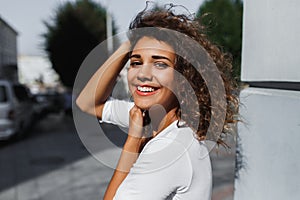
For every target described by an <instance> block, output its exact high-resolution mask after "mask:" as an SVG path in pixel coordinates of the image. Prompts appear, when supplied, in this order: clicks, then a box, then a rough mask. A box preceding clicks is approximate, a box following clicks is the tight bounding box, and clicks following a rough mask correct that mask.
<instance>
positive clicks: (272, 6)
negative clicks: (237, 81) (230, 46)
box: [241, 0, 300, 82]
mask: <svg viewBox="0 0 300 200" xmlns="http://www.w3.org/2000/svg"><path fill="white" fill-rule="evenodd" d="M299 24H300V1H299V0H245V1H244V32H243V49H242V52H243V53H242V66H243V67H242V77H241V78H242V80H243V81H298V82H299V80H300V61H299V57H300V51H299V48H300V25H299Z"/></svg>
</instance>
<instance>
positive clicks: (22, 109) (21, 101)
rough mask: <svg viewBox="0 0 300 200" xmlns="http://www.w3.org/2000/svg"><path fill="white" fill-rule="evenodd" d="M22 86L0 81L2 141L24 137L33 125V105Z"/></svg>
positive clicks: (26, 89) (0, 127) (27, 92)
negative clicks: (15, 136)
mask: <svg viewBox="0 0 300 200" xmlns="http://www.w3.org/2000/svg"><path fill="white" fill-rule="evenodd" d="M29 94H30V93H29V90H28V88H26V87H25V86H23V85H21V84H15V83H12V82H10V81H7V80H0V140H6V139H9V138H11V137H12V136H14V135H17V134H18V135H22V134H23V133H25V132H26V130H27V129H28V128H29V127H30V126H31V125H32V122H33V114H34V112H33V103H32V100H31V98H30V95H29Z"/></svg>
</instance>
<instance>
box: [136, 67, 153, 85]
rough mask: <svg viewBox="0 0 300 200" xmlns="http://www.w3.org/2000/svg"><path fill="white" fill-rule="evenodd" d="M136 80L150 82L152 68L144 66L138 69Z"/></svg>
mask: <svg viewBox="0 0 300 200" xmlns="http://www.w3.org/2000/svg"><path fill="white" fill-rule="evenodd" d="M137 79H138V80H139V81H141V82H146V81H152V79H153V76H152V68H151V66H150V65H147V64H144V65H142V66H141V67H140V70H139V72H138V74H137Z"/></svg>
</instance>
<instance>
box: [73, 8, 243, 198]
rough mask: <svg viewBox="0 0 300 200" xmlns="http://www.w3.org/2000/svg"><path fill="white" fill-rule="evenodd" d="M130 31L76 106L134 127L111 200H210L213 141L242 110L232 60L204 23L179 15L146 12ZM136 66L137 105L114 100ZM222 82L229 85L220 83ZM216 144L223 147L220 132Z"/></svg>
mask: <svg viewBox="0 0 300 200" xmlns="http://www.w3.org/2000/svg"><path fill="white" fill-rule="evenodd" d="M129 30H130V31H129V34H128V36H129V41H127V42H125V43H123V44H122V45H121V46H120V47H119V49H117V50H116V51H115V52H114V53H113V54H112V56H111V57H110V58H109V59H108V60H107V61H106V62H105V63H104V64H103V65H102V66H101V67H100V68H99V69H98V70H97V71H96V73H95V74H94V75H93V76H92V78H91V79H90V80H89V82H88V83H87V85H86V86H85V88H84V89H83V91H82V92H81V93H80V95H79V97H78V98H77V100H76V103H77V105H78V106H79V107H80V108H81V109H82V110H83V111H85V112H87V113H90V114H92V115H95V116H97V117H98V118H99V119H101V120H102V121H105V122H110V123H114V124H117V125H121V126H128V127H129V130H128V137H127V140H126V142H125V145H124V147H123V151H122V154H121V156H120V159H119V163H118V166H117V167H116V169H115V172H114V175H113V177H112V178H111V181H110V183H109V185H108V187H107V190H106V193H105V197H104V199H126V200H128V199H130V200H133V199H138V200H140V199H143V200H146V199H189V200H193V199H210V198H211V189H212V172H211V165H210V159H209V155H208V149H207V147H206V143H205V140H206V139H208V134H211V133H209V132H211V131H214V130H216V131H217V128H214V127H220V126H221V131H223V133H222V134H226V133H228V131H230V126H229V124H230V123H232V122H234V114H236V111H237V109H236V107H237V100H236V97H235V96H234V95H233V93H232V91H233V89H234V87H233V84H232V83H233V82H232V81H231V79H230V76H229V74H230V73H228V72H229V71H230V69H231V64H230V62H229V59H227V58H226V56H225V55H224V54H222V53H221V51H220V50H219V49H218V48H217V47H216V46H214V45H212V44H211V43H210V42H209V41H208V39H207V38H206V37H205V35H204V34H203V33H202V32H201V30H202V29H201V26H200V25H199V23H198V22H196V21H195V20H194V19H191V18H190V17H189V16H186V15H177V14H175V13H174V12H173V11H172V9H158V10H144V11H142V12H141V13H139V14H138V15H137V17H136V18H135V19H134V20H133V22H132V23H131V25H130V28H129ZM198 46H201V48H202V49H204V50H205V52H201V48H199V47H198ZM199 49H200V50H199ZM205 53H206V54H205ZM207 57H209V58H211V61H212V62H213V64H211V63H209V59H208V58H207ZM128 60H129V61H130V67H129V69H128V76H127V79H128V86H129V90H130V93H131V95H132V99H133V102H126V101H122V100H114V99H111V98H109V96H110V94H111V92H112V89H113V86H114V83H115V81H116V78H117V76H118V74H119V73H120V71H121V70H122V68H123V67H124V65H125V63H126V62H127V61H128ZM214 66H215V67H216V69H217V72H218V74H217V76H216V75H213V74H212V73H215V72H216V71H214V72H212V71H213V70H212V69H213V68H214ZM201 72H203V73H201ZM208 72H209V73H208ZM210 72H211V73H210ZM210 75H212V76H210ZM218 78H219V79H218ZM208 79H212V80H208ZM220 80H221V82H222V84H221V85H220V84H219V85H218V84H215V82H218V81H220ZM95 88H96V90H95ZM220 88H221V89H220ZM94 91H96V92H95V93H94ZM214 97H216V98H217V97H218V99H217V101H216V100H213V98H214ZM222 100H223V101H225V104H222V102H221V101H222ZM220 116H221V117H220ZM222 116H224V119H223V120H220V119H222ZM218 136H220V135H218ZM209 139H215V140H217V141H218V143H222V137H215V136H214V134H212V136H210V137H209Z"/></svg>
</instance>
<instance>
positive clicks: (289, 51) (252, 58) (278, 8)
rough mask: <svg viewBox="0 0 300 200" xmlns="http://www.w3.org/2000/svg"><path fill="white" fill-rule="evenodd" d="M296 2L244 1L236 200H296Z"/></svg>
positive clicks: (299, 170)
mask: <svg viewBox="0 0 300 200" xmlns="http://www.w3.org/2000/svg"><path fill="white" fill-rule="evenodd" d="M299 8H300V1H282V0H264V1H261V0H245V1H244V20H243V21H244V25H243V50H242V52H243V53H242V76H241V80H242V81H243V82H246V83H248V85H249V87H248V88H245V89H243V90H242V91H241V94H240V101H241V107H240V115H241V118H242V121H243V122H242V123H240V124H239V127H238V131H239V136H240V144H239V147H240V149H241V153H242V162H243V164H242V165H243V168H242V169H241V170H240V171H239V177H238V178H237V179H236V181H235V195H234V199H235V200H249V199H255V200H266V199H272V200H281V199H289V200H296V199H300V190H299V188H300V179H299V177H300V156H299V152H300V145H299V141H300V70H299V67H300V56H299V46H300V40H299V35H300V26H299V25H298V24H299V20H300V12H299Z"/></svg>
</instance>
